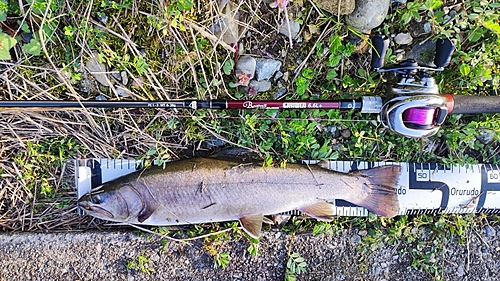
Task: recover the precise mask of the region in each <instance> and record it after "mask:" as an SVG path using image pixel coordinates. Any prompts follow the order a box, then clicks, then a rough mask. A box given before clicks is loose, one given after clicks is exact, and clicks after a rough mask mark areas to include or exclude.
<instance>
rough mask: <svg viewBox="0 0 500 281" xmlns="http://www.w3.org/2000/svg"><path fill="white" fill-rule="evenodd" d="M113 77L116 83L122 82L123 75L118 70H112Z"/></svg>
mask: <svg viewBox="0 0 500 281" xmlns="http://www.w3.org/2000/svg"><path fill="white" fill-rule="evenodd" d="M111 76H112V77H113V78H115V79H116V81H119V82H121V81H122V75H121V74H120V72H119V71H118V70H117V69H116V68H114V69H112V70H111Z"/></svg>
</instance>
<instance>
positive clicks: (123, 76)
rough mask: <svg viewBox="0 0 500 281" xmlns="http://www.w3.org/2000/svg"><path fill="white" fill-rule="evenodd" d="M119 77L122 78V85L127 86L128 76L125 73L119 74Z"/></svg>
mask: <svg viewBox="0 0 500 281" xmlns="http://www.w3.org/2000/svg"><path fill="white" fill-rule="evenodd" d="M120 75H121V76H122V84H123V85H125V86H127V84H128V74H127V72H126V71H122V72H120Z"/></svg>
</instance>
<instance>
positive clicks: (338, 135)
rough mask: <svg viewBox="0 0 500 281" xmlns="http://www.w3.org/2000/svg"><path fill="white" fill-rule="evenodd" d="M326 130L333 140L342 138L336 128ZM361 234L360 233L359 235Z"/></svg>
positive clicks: (330, 127) (329, 127) (331, 127)
mask: <svg viewBox="0 0 500 281" xmlns="http://www.w3.org/2000/svg"><path fill="white" fill-rule="evenodd" d="M326 130H327V131H328V132H329V133H330V134H331V135H332V137H333V138H338V137H340V130H339V128H337V127H335V126H328V127H326ZM358 234H359V233H358Z"/></svg>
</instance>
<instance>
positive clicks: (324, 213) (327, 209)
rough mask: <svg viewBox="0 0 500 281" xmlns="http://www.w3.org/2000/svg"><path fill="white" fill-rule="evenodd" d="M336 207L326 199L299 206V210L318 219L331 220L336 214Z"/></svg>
mask: <svg viewBox="0 0 500 281" xmlns="http://www.w3.org/2000/svg"><path fill="white" fill-rule="evenodd" d="M334 208H335V205H333V204H331V203H328V202H326V201H320V202H316V203H313V204H310V205H306V206H303V207H300V208H297V210H299V211H301V212H302V213H305V214H306V215H308V216H310V217H312V218H315V219H317V220H321V221H331V220H332V219H333V217H334V216H335V213H334Z"/></svg>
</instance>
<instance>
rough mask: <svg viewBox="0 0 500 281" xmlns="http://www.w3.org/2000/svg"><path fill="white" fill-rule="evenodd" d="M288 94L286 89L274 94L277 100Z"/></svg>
mask: <svg viewBox="0 0 500 281" xmlns="http://www.w3.org/2000/svg"><path fill="white" fill-rule="evenodd" d="M286 93H287V90H286V88H279V89H278V91H277V92H276V94H274V99H275V100H277V99H279V98H281V97H282V96H283V95H284V94H286Z"/></svg>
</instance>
